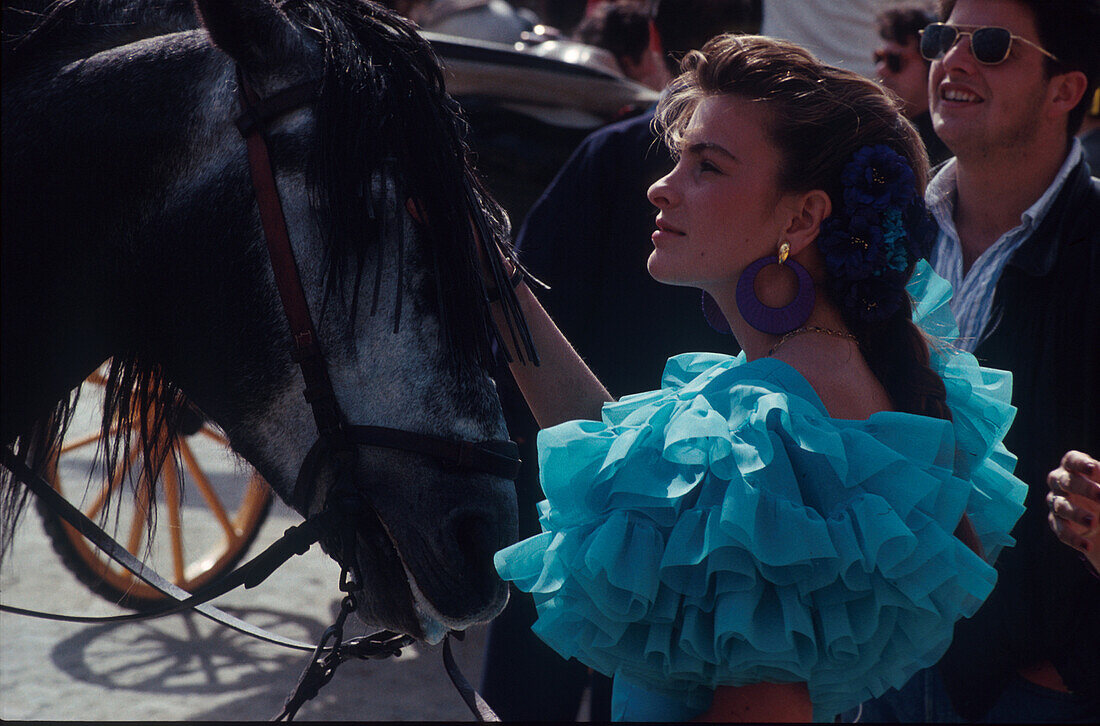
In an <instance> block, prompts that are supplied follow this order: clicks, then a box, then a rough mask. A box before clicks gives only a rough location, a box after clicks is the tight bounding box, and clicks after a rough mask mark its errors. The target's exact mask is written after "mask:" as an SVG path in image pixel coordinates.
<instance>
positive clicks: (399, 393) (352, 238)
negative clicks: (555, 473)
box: [2, 0, 524, 642]
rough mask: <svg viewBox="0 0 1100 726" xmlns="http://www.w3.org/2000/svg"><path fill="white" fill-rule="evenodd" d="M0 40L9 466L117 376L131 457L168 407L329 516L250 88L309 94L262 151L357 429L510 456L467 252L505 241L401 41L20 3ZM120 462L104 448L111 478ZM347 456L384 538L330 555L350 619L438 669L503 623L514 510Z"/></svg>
mask: <svg viewBox="0 0 1100 726" xmlns="http://www.w3.org/2000/svg"><path fill="white" fill-rule="evenodd" d="M3 31H4V51H3V53H4V54H3V120H4V121H3V155H4V156H3V267H2V275H3V281H2V295H3V300H2V316H3V346H2V357H3V370H2V386H3V443H4V444H5V445H8V444H13V445H14V446H15V447H16V449H17V451H18V452H19V454H20V455H22V456H24V457H26V458H27V459H28V461H29V462H30V463H31V464H32V466H34V467H35V468H37V469H39V470H41V469H42V468H43V466H44V465H45V463H46V462H47V460H48V459H49V457H50V454H51V452H52V451H53V450H55V448H56V446H57V444H58V440H59V438H60V436H62V435H63V432H64V428H65V426H66V425H67V421H68V415H69V414H70V412H71V410H72V407H73V405H74V403H75V401H74V397H71V396H70V391H71V390H72V389H74V387H76V386H79V384H80V383H81V381H82V380H83V379H84V378H85V376H87V375H88V374H89V373H90V372H91V371H92V370H94V369H95V368H96V367H97V366H98V365H99V364H100V363H101V362H102V361H103V360H105V359H106V358H108V357H112V359H113V367H112V370H111V373H110V380H109V382H108V385H107V394H106V405H105V410H104V418H103V427H104V432H105V433H106V432H107V431H108V430H109V427H110V426H111V423H112V421H114V420H116V419H117V418H119V417H121V418H123V419H127V418H128V419H132V421H133V422H134V423H135V429H136V430H137V431H138V433H137V434H134V435H135V436H141V431H142V430H143V428H151V429H158V430H165V431H172V430H174V428H175V427H178V426H179V425H180V420H181V418H182V413H181V404H180V401H181V398H180V396H181V391H182V392H183V393H185V394H186V397H187V399H188V400H189V401H191V402H192V403H193V404H195V405H197V406H198V407H199V408H200V409H201V411H202V413H203V415H204V416H206V417H207V418H209V419H211V420H212V421H214V422H216V423H217V424H218V425H220V426H221V427H222V428H223V429H224V430H225V431H226V433H227V434H228V437H229V440H230V442H231V445H232V447H233V448H234V449H235V450H236V451H237V452H238V453H239V454H240V455H242V456H243V457H244V458H245V459H247V460H248V461H249V462H250V463H251V464H252V465H254V466H255V467H256V468H257V469H258V470H259V471H260V473H261V474H262V475H263V476H264V477H265V478H266V479H267V481H268V482H270V483H271V485H272V487H273V488H274V489H275V491H276V492H277V493H278V494H279V496H280V497H281V498H282V499H284V500H285V501H287V502H288V503H289V504H291V505H292V506H294V507H295V508H296V509H297V510H298V511H299V512H300V513H302V514H303V515H310V514H313V513H315V512H316V511H318V509H320V508H321V507H322V506H323V505H324V502H325V495H326V492H327V490H328V488H329V487H330V485H331V482H332V480H333V473H332V471H331V469H332V466H330V465H328V464H326V465H323V466H322V467H321V469H320V472H319V475H318V479H317V483H316V487H311V488H309V490H307V491H295V489H294V487H295V479H296V476H297V474H298V471H299V468H300V467H301V465H302V463H303V460H304V459H305V457H306V454H307V452H308V451H309V450H310V448H311V446H312V445H313V443H314V441H315V440H316V439H317V429H316V426H315V424H314V421H313V418H312V416H311V411H310V408H309V406H308V405H307V403H306V401H305V400H304V399H303V395H302V375H301V373H300V372H299V370H298V368H297V366H296V364H295V362H294V361H293V360H292V359H291V354H290V346H289V343H288V339H289V337H290V336H289V334H288V328H287V321H286V318H285V317H284V314H283V311H282V308H281V306H280V302H279V296H278V293H277V291H276V288H275V283H274V281H273V274H272V270H271V263H270V262H269V260H268V255H267V251H266V249H265V243H264V238H263V232H262V230H261V224H260V219H259V215H258V212H257V204H256V200H255V198H254V196H253V189H252V185H251V183H250V177H249V162H248V158H247V155H246V150H245V144H244V142H243V140H242V138H241V135H240V134H239V133H238V130H237V128H236V127H235V126H234V119H235V118H236V117H237V116H238V115H239V114H240V105H239V103H240V102H239V98H238V95H237V92H238V73H240V74H242V76H243V77H245V78H247V79H248V80H249V81H250V83H251V85H252V87H253V88H254V89H255V91H256V92H257V93H258V94H259V96H260V97H268V96H271V95H274V94H277V93H278V92H279V91H280V90H283V89H285V88H288V87H290V86H293V85H295V84H299V83H301V82H303V81H309V80H316V82H317V89H318V96H317V98H316V100H315V101H314V102H312V103H307V104H305V105H302V106H301V107H299V108H296V109H294V110H291V111H290V112H288V113H285V114H283V115H280V116H279V117H278V118H275V119H274V120H273V121H271V122H270V124H269V126H268V128H267V130H266V137H267V141H268V144H269V147H270V150H271V157H272V162H273V167H274V170H275V177H276V181H277V184H278V189H279V197H280V199H281V202H282V205H283V209H284V211H285V216H286V220H287V228H288V230H289V235H290V239H291V243H292V245H293V250H294V254H295V256H296V258H297V264H298V268H299V272H300V276H301V278H302V283H303V286H304V289H305V291H306V297H307V300H308V303H309V307H310V310H311V311H312V315H313V319H314V322H315V324H316V327H317V332H318V335H319V338H320V344H321V348H322V349H323V351H324V354H325V357H326V359H327V364H328V372H329V376H330V377H331V380H332V383H333V388H334V390H335V393H336V398H337V400H338V403H339V406H340V407H341V409H342V411H343V414H344V417H345V418H346V420H347V421H350V422H352V423H355V424H363V425H380V426H388V427H394V428H400V429H406V430H409V431H413V432H421V433H426V434H434V435H436V436H442V437H446V438H448V439H458V440H465V441H482V440H489V439H498V440H499V439H502V438H504V439H506V438H507V433H506V431H505V426H504V420H503V417H502V415H501V410H500V406H499V402H498V400H497V396H496V390H495V386H494V383H493V381H492V379H491V378H490V376H489V375H488V373H487V369H488V368H489V367H490V366H489V364H490V357H491V355H492V354H491V347H492V341H493V336H495V335H499V334H500V333H499V332H497V331H496V329H495V328H494V327H493V326H492V323H491V322H490V319H489V317H488V304H487V302H486V300H485V292H484V287H483V285H482V282H481V276H480V271H479V267H478V253H477V247H476V235H479V234H480V236H481V238H482V239H483V240H486V241H489V242H493V243H495V244H496V245H498V246H499V247H502V248H503V247H505V246H506V245H507V243H506V241H505V240H506V237H507V220H506V217H505V215H504V214H503V212H502V211H501V209H500V208H499V206H498V205H496V203H495V202H493V201H492V200H491V199H489V198H488V196H487V194H485V193H484V191H483V187H482V186H481V185H480V183H479V182H478V181H477V179H476V177H475V176H474V174H473V172H472V170H471V168H470V165H469V161H468V159H467V155H466V149H465V146H464V143H463V141H462V140H461V133H462V125H461V122H460V120H459V118H458V116H457V115H456V111H455V107H454V104H453V101H451V99H450V98H449V97H447V96H446V94H445V92H444V91H443V88H442V75H441V72H440V70H439V67H438V65H437V62H436V59H435V58H434V56H433V55H432V54H431V51H430V49H429V48H428V46H427V44H426V43H425V42H424V41H423V40H422V39H420V38H419V37H418V36H417V35H416V34H415V33H414V32H413V30H412V28H411V27H410V26H409V25H408V24H407V23H406V22H405V21H403V20H402V19H400V18H398V17H396V16H394V15H392V14H390V13H389V12H387V11H385V10H383V9H382V8H380V7H379V6H376V5H374V4H372V3H369V2H363V1H359V0H287V1H286V2H283V3H281V4H280V5H279V6H276V5H274V4H272V3H270V2H267V1H266V0H251V2H249V1H246V0H209V2H203V1H201V0H200V1H199V2H196V3H195V6H194V7H193V6H192V5H191V4H190V3H189V2H184V1H183V0H178V1H173V0H162V1H160V2H152V1H148V2H134V1H133V0H124V1H120V2H110V1H103V2H85V1H82V0H62V2H59V3H58V2H54V3H47V2H34V1H33V0H23V1H22V2H20V1H18V0H17V1H16V2H5V5H4V16H3ZM410 212H411V213H410ZM420 221H423V224H421V223H420ZM471 222H472V223H471ZM475 230H476V231H475ZM513 301H514V299H513ZM515 324H516V326H517V327H518V329H519V330H520V332H521V334H522V331H523V327H524V326H523V321H522V319H517V320H516V321H515ZM514 332H515V331H513V333H514ZM505 334H508V333H507V332H506V333H505ZM151 404H156V405H151ZM145 419H153V420H148V421H147V420H145ZM129 435H130V434H128V433H124V434H122V435H121V436H116V437H115V439H116V440H115V442H114V445H113V446H108V447H107V450H106V452H105V456H106V459H107V466H108V467H110V469H111V470H113V468H114V463H115V462H116V461H117V460H118V459H119V452H120V451H125V450H126V447H127V446H128V442H126V441H120V439H125V438H126V437H127V436H129ZM155 438H156V437H149V438H148V439H146V440H144V441H143V442H142V446H143V447H144V449H145V454H146V466H150V467H152V468H153V469H154V470H155V469H157V468H158V467H159V463H160V462H162V461H163V460H164V458H165V456H168V455H171V454H170V452H167V451H164V450H162V449H163V447H161V448H158V446H157V444H156V440H155ZM357 453H358V458H357V462H356V469H355V477H354V480H355V485H356V488H357V489H358V491H360V492H362V493H363V495H364V496H365V497H366V499H367V500H368V501H369V504H370V507H371V508H372V509H373V511H374V512H375V513H376V514H377V518H365V519H364V520H363V521H362V522H361V523H360V526H358V528H357V530H356V537H355V540H356V541H355V546H354V547H353V549H354V554H353V555H352V554H348V553H347V550H342V551H343V552H344V553H345V554H346V557H344V559H353V560H354V562H347V561H345V562H342V563H341V564H343V565H345V566H353V567H357V568H358V570H359V574H360V575H361V577H362V578H363V585H364V588H363V590H362V591H361V592H359V593H357V596H358V600H359V603H360V611H359V614H360V617H361V618H363V619H364V620H366V621H368V622H371V623H375V624H378V625H381V626H383V627H386V628H389V629H392V630H397V631H400V632H404V633H408V634H410V635H413V636H415V637H420V638H427V639H428V640H429V641H432V642H436V641H438V640H439V639H441V638H442V636H443V635H444V633H445V632H446V631H447V630H448V629H462V628H465V627H467V626H469V625H470V624H473V623H476V622H483V621H485V620H488V619H490V618H491V617H493V616H494V615H495V614H496V613H497V612H499V610H500V609H501V608H502V607H503V605H504V601H505V599H506V596H507V595H506V592H507V591H506V587H505V585H504V584H503V583H502V582H501V581H500V580H499V578H498V577H497V576H496V574H495V572H494V570H493V566H492V555H493V553H494V552H495V551H496V550H497V549H499V548H501V547H502V546H504V545H507V544H509V543H510V542H512V541H514V539H515V536H516V511H515V494H514V491H513V487H512V482H510V481H508V480H507V479H503V478H500V477H498V476H493V475H490V474H484V473H477V472H472V471H469V470H464V469H461V468H457V467H453V466H448V465H446V464H443V463H440V462H439V461H437V460H435V459H433V458H430V457H427V456H423V455H420V454H415V453H408V452H403V451H398V450H393V449H387V448H379V447H373V446H364V447H359V448H358V452H357ZM3 490H4V491H3V494H4V503H5V519H4V526H5V532H4V539H5V541H10V537H11V530H12V527H13V525H14V521H15V518H16V517H17V515H18V512H19V509H20V506H21V504H22V498H23V494H22V489H21V487H19V486H18V485H16V484H15V483H13V482H12V481H11V477H10V476H7V475H6V476H5V479H4V482H3ZM322 544H323V545H326V550H328V551H329V552H330V554H334V556H336V557H337V559H338V560H339V559H341V557H340V556H339V555H340V551H335V552H334V550H335V549H336V548H335V546H334V545H333V542H332V541H330V540H329V539H326V540H322Z"/></svg>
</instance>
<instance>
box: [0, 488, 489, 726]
mask: <svg viewBox="0 0 1100 726" xmlns="http://www.w3.org/2000/svg"><path fill="white" fill-rule="evenodd" d="M296 521H298V520H297V518H296V517H295V516H294V515H293V514H292V513H290V512H289V511H288V510H286V509H284V508H279V509H277V510H275V511H273V513H272V515H271V517H270V518H269V520H268V521H267V523H266V524H265V525H264V528H263V531H262V534H261V538H262V540H263V541H262V542H260V543H258V544H259V545H262V544H264V543H265V542H270V541H271V540H273V539H275V538H276V537H277V536H278V535H279V534H281V533H282V531H283V530H284V529H285V528H286V527H287V526H289V525H290V524H292V523H295V522H296ZM337 576H338V570H337V568H336V566H335V564H334V563H333V562H332V561H331V560H329V559H328V558H327V557H325V556H324V555H323V554H322V553H321V552H320V550H319V548H315V551H310V552H309V553H307V554H306V555H304V556H302V557H299V558H296V559H295V560H294V561H293V562H291V563H290V564H288V565H287V566H286V567H285V569H284V570H282V571H280V572H278V573H276V574H275V575H274V576H273V577H272V578H271V579H270V580H269V581H267V582H266V583H264V584H263V585H261V586H260V587H259V588H257V589H256V590H252V591H242V592H238V593H231V594H229V595H226V596H224V597H223V598H221V599H220V600H219V602H218V604H219V605H221V606H223V607H224V609H226V610H228V611H230V612H232V613H233V614H235V615H238V616H240V617H244V618H246V619H247V620H249V621H251V622H254V623H255V624H257V625H260V626H262V627H267V628H270V629H273V630H275V631H277V632H279V633H282V634H283V635H286V636H288V637H293V638H297V639H299V640H307V641H313V640H315V639H316V638H317V637H318V636H319V634H320V633H321V632H322V631H323V630H324V628H325V627H326V626H327V625H328V624H329V623H330V622H331V621H332V618H333V616H334V615H335V613H336V612H337V610H338V602H339V598H338V595H339V593H338V591H337V590H336V585H335V583H336V580H337ZM0 596H2V598H3V601H4V602H5V603H10V604H12V605H22V606H28V607H38V608H43V609H52V610H56V611H62V612H70V613H82V614H90V615H110V614H115V613H120V612H125V611H123V610H121V609H120V608H117V607H115V606H113V605H112V604H110V603H108V602H106V601H105V600H102V599H101V598H99V597H96V596H94V595H91V594H90V593H89V592H88V590H87V588H85V587H84V585H82V584H81V583H80V582H78V581H77V580H76V579H75V578H74V577H73V576H72V575H71V574H70V573H69V572H68V571H67V570H66V569H65V568H64V567H63V566H62V565H61V563H60V562H59V560H58V558H57V556H56V555H55V554H54V552H53V551H52V549H51V548H50V546H49V544H48V541H47V539H46V537H45V535H44V533H43V531H42V527H41V524H40V522H39V521H38V517H37V514H36V513H34V512H31V513H30V514H29V515H28V516H27V517H26V518H25V519H24V520H23V522H22V523H21V525H20V528H19V530H18V531H17V535H16V542H15V548H14V551H13V553H12V556H11V557H10V558H8V561H7V562H6V563H5V564H4V566H3V568H2V569H0ZM357 629H359V630H363V628H362V626H358V628H357ZM484 635H485V628H483V627H482V628H477V629H474V630H473V631H471V633H470V634H469V636H468V637H467V639H466V641H465V642H463V643H456V644H455V655H456V658H457V660H458V662H459V665H460V666H461V667H462V669H463V672H464V673H465V674H466V676H467V677H468V678H469V679H470V680H471V681H472V682H474V683H475V684H476V683H477V681H478V679H479V674H480V663H481V650H482V647H483V643H484ZM307 659H308V655H303V654H300V653H297V652H294V651H289V650H284V649H282V648H278V647H276V646H270V645H266V644H263V643H258V642H255V641H252V640H250V639H248V638H246V637H245V636H243V635H239V634H236V633H234V632H232V631H229V630H227V629H225V628H222V627H220V626H218V625H216V624H214V623H211V622H210V621H208V620H206V619H205V618H202V617H199V616H173V617H170V618H167V619H164V620H157V621H151V622H149V623H134V624H119V625H71V624H67V623H55V622H49V621H41V620H33V619H29V618H25V617H20V616H15V615H10V614H7V613H4V614H0V718H3V719H5V720H12V719H20V720H21V719H36V720H37V719H43V720H51V721H52V720H162V719H171V720H215V721H223V720H225V721H234V720H265V719H267V718H270V717H271V716H272V715H274V714H275V713H276V712H278V711H279V709H280V708H281V707H282V704H283V700H284V698H285V697H286V695H287V694H288V693H289V691H290V690H291V688H292V687H293V686H294V684H295V682H296V681H297V677H298V674H299V673H300V671H301V669H302V667H303V666H304V663H305V661H306V660H307ZM298 719H299V720H318V719H331V720H368V721H370V720H443V721H452V720H469V719H470V715H469V712H468V711H467V710H466V707H465V705H464V704H463V703H462V700H461V699H460V697H459V696H458V694H457V692H456V691H455V690H454V688H453V687H452V686H451V684H450V681H449V680H448V679H447V676H446V673H445V671H444V669H443V663H442V655H441V652H440V648H439V647H427V646H423V645H417V646H414V647H412V648H408V649H406V651H405V652H404V653H403V655H402V656H401V657H400V658H398V659H396V660H388V661H367V662H362V661H351V662H348V663H345V664H344V665H343V666H342V667H341V669H340V670H339V671H338V672H337V674H336V676H335V678H334V679H333V680H332V682H331V683H330V684H329V685H328V686H327V687H326V688H325V689H324V690H323V691H322V692H321V695H319V696H318V697H317V698H316V699H315V700H313V701H311V702H309V703H308V704H306V705H305V706H304V707H303V708H302V710H301V711H300V712H299V715H298Z"/></svg>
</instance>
